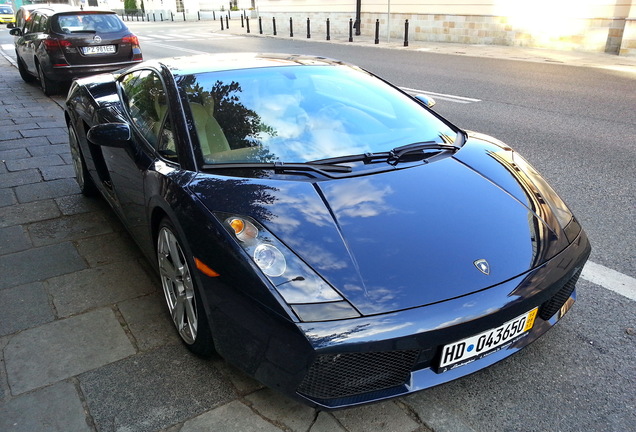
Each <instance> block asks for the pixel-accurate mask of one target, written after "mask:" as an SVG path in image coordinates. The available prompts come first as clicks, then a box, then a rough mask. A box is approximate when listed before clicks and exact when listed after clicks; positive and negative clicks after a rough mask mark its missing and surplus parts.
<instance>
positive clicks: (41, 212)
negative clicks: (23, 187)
mask: <svg viewBox="0 0 636 432" xmlns="http://www.w3.org/2000/svg"><path fill="white" fill-rule="evenodd" d="M1 191H2V189H0V193H1ZM1 214H2V217H0V227H6V226H11V225H19V224H27V223H29V222H35V221H39V220H45V219H51V218H54V217H58V216H59V215H60V209H59V208H58V207H57V205H55V202H54V201H53V200H45V201H35V202H31V203H27V204H16V205H12V206H10V207H5V208H3V209H2V213H1Z"/></svg>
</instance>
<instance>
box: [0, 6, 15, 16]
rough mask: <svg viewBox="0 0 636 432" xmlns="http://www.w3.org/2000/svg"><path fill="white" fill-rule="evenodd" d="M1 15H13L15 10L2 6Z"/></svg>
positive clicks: (0, 8) (0, 7)
mask: <svg viewBox="0 0 636 432" xmlns="http://www.w3.org/2000/svg"><path fill="white" fill-rule="evenodd" d="M0 14H7V15H13V9H11V8H10V7H8V6H0Z"/></svg>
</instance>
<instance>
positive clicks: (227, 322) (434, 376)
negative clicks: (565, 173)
mask: <svg viewBox="0 0 636 432" xmlns="http://www.w3.org/2000/svg"><path fill="white" fill-rule="evenodd" d="M590 251H591V247H590V244H589V241H588V239H587V236H586V235H585V233H584V232H583V231H581V232H580V234H579V235H578V237H577V239H576V240H575V241H574V242H573V243H572V244H570V245H569V246H568V247H567V248H566V249H565V250H563V251H562V252H561V253H559V254H558V255H556V256H555V257H554V258H552V259H551V260H550V261H548V262H546V263H544V264H543V265H541V266H540V267H538V268H536V269H534V270H532V271H530V272H528V273H526V274H524V275H521V276H518V277H516V278H514V279H511V280H509V281H507V282H505V283H502V284H499V285H497V286H494V287H491V288H488V289H485V290H482V291H480V292H477V293H473V294H470V295H467V296H463V297H460V298H456V299H452V300H448V301H444V302H440V303H436V304H432V305H428V306H423V307H419V308H414V309H410V310H403V311H399V312H394V313H389V314H382V315H376V316H368V317H363V318H356V319H348V320H339V321H330V322H308V323H291V322H289V321H285V320H282V319H281V318H280V317H278V318H275V317H274V316H273V315H272V314H269V315H268V314H267V313H264V312H263V311H262V310H261V311H259V312H256V311H255V310H252V311H247V310H241V311H237V310H234V311H232V312H233V313H231V312H230V311H231V310H227V309H225V308H223V309H225V310H223V312H222V313H221V315H222V316H219V314H217V313H212V314H211V320H212V322H213V328H214V330H215V332H216V334H217V336H218V341H217V338H216V337H215V343H217V349H218V351H219V352H220V354H221V355H223V356H224V357H226V358H227V360H228V361H230V362H231V363H233V364H236V365H237V366H239V367H240V368H242V369H244V370H245V371H247V372H248V373H249V374H251V375H253V376H255V377H256V378H257V379H258V380H260V381H261V382H263V383H264V384H266V385H267V386H269V387H272V388H274V389H277V390H279V391H281V392H283V393H285V394H288V395H290V396H292V397H295V398H297V399H300V400H302V401H303V402H305V403H306V404H309V405H311V406H315V407H319V408H321V409H337V408H343V407H348V406H353V405H358V404H363V403H368V402H373V401H380V400H383V399H387V398H391V397H395V396H400V395H406V394H409V393H412V392H415V391H418V390H422V389H426V388H429V387H433V386H436V385H438V384H442V383H444V382H448V381H451V380H454V379H456V378H459V377H462V376H465V375H468V374H471V373H473V372H475V371H478V370H480V369H483V368H485V367H487V366H489V365H491V364H494V363H496V362H498V361H500V360H502V359H504V358H506V357H508V356H510V355H512V354H514V353H516V352H517V351H519V350H520V349H521V348H523V347H525V346H527V345H528V344H530V343H531V342H533V341H534V340H536V339H537V338H538V337H540V336H541V335H543V334H544V333H545V332H546V331H547V330H549V329H550V328H551V327H552V326H553V325H554V324H555V323H556V322H557V321H558V320H559V319H560V318H561V317H562V316H563V314H565V312H566V311H567V310H568V309H569V307H570V306H571V305H572V303H573V302H574V300H575V298H576V294H575V284H576V281H577V279H578V277H579V275H580V272H581V270H582V268H583V265H584V264H585V262H586V260H587V258H588V256H589V254H590ZM225 300H226V301H228V300H230V299H229V298H227V297H226V298H225ZM232 303H234V302H232ZM226 305H227V303H226ZM233 307H236V303H235V304H234V306H233ZM243 307H244V304H243V305H242V306H241V309H243ZM535 307H539V312H538V316H537V318H536V321H535V324H534V327H533V328H532V329H531V330H530V331H529V332H528V333H526V334H525V335H524V336H522V337H520V338H519V339H517V340H515V341H513V342H510V343H509V344H508V345H504V346H502V347H500V348H499V349H498V350H497V351H496V352H493V353H491V354H489V355H487V356H485V357H483V358H480V359H479V360H475V361H473V362H471V363H468V364H465V365H463V366H460V367H457V368H454V369H451V370H448V371H446V372H443V373H438V371H437V365H438V364H439V358H440V355H441V349H442V347H443V346H444V345H446V344H449V343H453V342H455V341H458V340H461V339H463V338H465V337H468V336H471V335H474V334H478V333H480V332H482V331H485V330H488V329H491V328H494V327H497V326H499V325H501V324H502V323H504V322H506V321H508V320H510V319H512V318H515V317H517V316H519V315H521V314H523V313H525V312H528V311H529V310H531V309H533V308H535ZM216 310H217V311H219V310H222V309H216ZM246 313H249V316H250V319H249V321H246V320H245V316H246ZM241 316H242V317H243V319H242V320H241V322H240V323H239V322H238V319H240V318H237V317H241ZM220 320H222V322H223V325H222V327H225V329H224V330H221V329H219V327H218V324H219V321H220ZM233 320H237V321H236V322H234V323H232V322H231V321H233ZM237 328H240V331H239V332H237V331H236V330H237ZM230 329H231V336H227V335H226V334H227V331H228V330H230ZM219 330H221V331H220V332H219ZM238 334H240V338H239V339H237V337H236V336H237V335H238ZM237 340H240V341H241V343H237Z"/></svg>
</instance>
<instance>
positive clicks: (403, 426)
mask: <svg viewBox="0 0 636 432" xmlns="http://www.w3.org/2000/svg"><path fill="white" fill-rule="evenodd" d="M333 415H334V417H335V418H336V419H338V421H339V422H340V423H341V424H342V425H343V426H344V427H345V428H346V429H347V430H348V431H350V432H367V431H380V430H390V431H391V432H413V431H416V430H418V428H420V425H418V424H417V423H416V422H415V421H414V420H413V419H412V418H411V417H409V416H408V414H406V412H404V411H403V410H402V409H401V408H400V407H399V406H397V405H396V403H395V402H393V401H387V402H380V403H376V404H372V405H364V406H361V407H357V408H351V409H347V410H342V411H336V412H334V413H333Z"/></svg>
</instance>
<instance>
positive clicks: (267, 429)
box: [180, 401, 335, 432]
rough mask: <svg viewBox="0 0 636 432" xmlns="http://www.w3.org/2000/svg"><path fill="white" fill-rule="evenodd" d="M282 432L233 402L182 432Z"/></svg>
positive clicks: (195, 421) (189, 422)
mask: <svg viewBox="0 0 636 432" xmlns="http://www.w3.org/2000/svg"><path fill="white" fill-rule="evenodd" d="M281 430H282V429H281V428H278V427H276V426H274V425H273V424H271V423H268V422H267V421H265V420H263V419H262V418H261V417H259V416H258V415H256V414H255V413H254V412H253V411H252V410H250V409H249V408H248V407H246V406H245V405H243V404H242V403H241V402H239V401H233V402H230V403H229V404H227V405H223V406H221V407H219V408H216V409H213V410H212V411H208V412H206V413H205V414H203V415H200V416H199V417H195V418H193V419H192V420H188V421H187V422H185V423H184V425H183V427H182V428H181V430H180V432H210V431H219V432H220V431H241V432H280V431H281ZM334 432H335V431H334Z"/></svg>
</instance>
